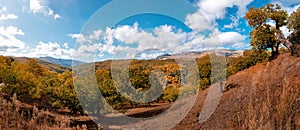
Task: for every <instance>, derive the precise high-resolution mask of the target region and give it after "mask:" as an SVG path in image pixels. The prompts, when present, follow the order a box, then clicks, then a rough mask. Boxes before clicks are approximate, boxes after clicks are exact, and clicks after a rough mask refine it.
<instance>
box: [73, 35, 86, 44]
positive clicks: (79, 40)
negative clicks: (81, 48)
mask: <svg viewBox="0 0 300 130" xmlns="http://www.w3.org/2000/svg"><path fill="white" fill-rule="evenodd" d="M69 37H71V38H72V39H76V42H78V43H83V42H85V41H86V38H85V36H84V35H83V34H70V35H69Z"/></svg>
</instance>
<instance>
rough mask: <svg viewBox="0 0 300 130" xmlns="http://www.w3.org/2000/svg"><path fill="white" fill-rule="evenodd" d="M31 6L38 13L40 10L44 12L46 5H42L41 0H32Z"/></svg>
mask: <svg viewBox="0 0 300 130" xmlns="http://www.w3.org/2000/svg"><path fill="white" fill-rule="evenodd" d="M29 8H30V10H31V11H32V12H33V13H34V14H37V13H39V12H42V11H43V8H44V7H43V6H42V5H41V1H39V0H30V2H29Z"/></svg>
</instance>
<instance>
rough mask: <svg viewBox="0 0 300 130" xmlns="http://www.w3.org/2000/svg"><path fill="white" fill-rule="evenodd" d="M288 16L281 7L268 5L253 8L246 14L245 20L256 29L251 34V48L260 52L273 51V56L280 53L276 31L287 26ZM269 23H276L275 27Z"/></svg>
mask: <svg viewBox="0 0 300 130" xmlns="http://www.w3.org/2000/svg"><path fill="white" fill-rule="evenodd" d="M287 18H288V14H287V12H286V11H285V10H282V9H281V7H280V5H278V4H276V5H273V4H267V5H266V6H264V7H261V8H259V9H258V8H251V9H250V10H249V12H248V13H247V14H246V16H245V19H246V20H247V21H248V23H249V25H250V27H252V28H254V29H253V30H252V31H251V33H250V38H251V43H250V44H251V46H252V47H253V49H254V50H258V51H259V52H261V51H263V50H267V49H269V48H270V49H271V51H272V56H273V57H274V56H276V55H277V54H278V53H279V45H280V42H279V39H278V38H277V37H276V35H275V33H276V30H278V31H279V30H280V27H282V26H284V25H286V22H285V21H286V20H287ZM267 21H274V22H275V27H272V26H271V25H270V24H268V23H267Z"/></svg>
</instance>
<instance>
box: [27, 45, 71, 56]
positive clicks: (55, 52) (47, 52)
mask: <svg viewBox="0 0 300 130" xmlns="http://www.w3.org/2000/svg"><path fill="white" fill-rule="evenodd" d="M74 54H75V50H74V49H69V48H64V47H62V46H61V45H60V44H58V43H57V42H48V43H45V42H39V44H38V45H37V46H36V47H35V48H34V49H33V50H32V52H31V54H30V55H31V56H33V57H42V56H51V57H56V58H67V59H69V58H71V57H72V56H73V55H74Z"/></svg>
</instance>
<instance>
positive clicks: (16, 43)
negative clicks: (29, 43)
mask: <svg viewBox="0 0 300 130" xmlns="http://www.w3.org/2000/svg"><path fill="white" fill-rule="evenodd" d="M24 35H25V33H24V32H23V31H22V30H21V29H18V28H17V27H14V26H8V27H3V26H0V51H2V52H5V51H9V52H14V51H17V50H19V49H24V48H25V43H24V42H23V41H21V40H19V39H18V38H16V36H24Z"/></svg>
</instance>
